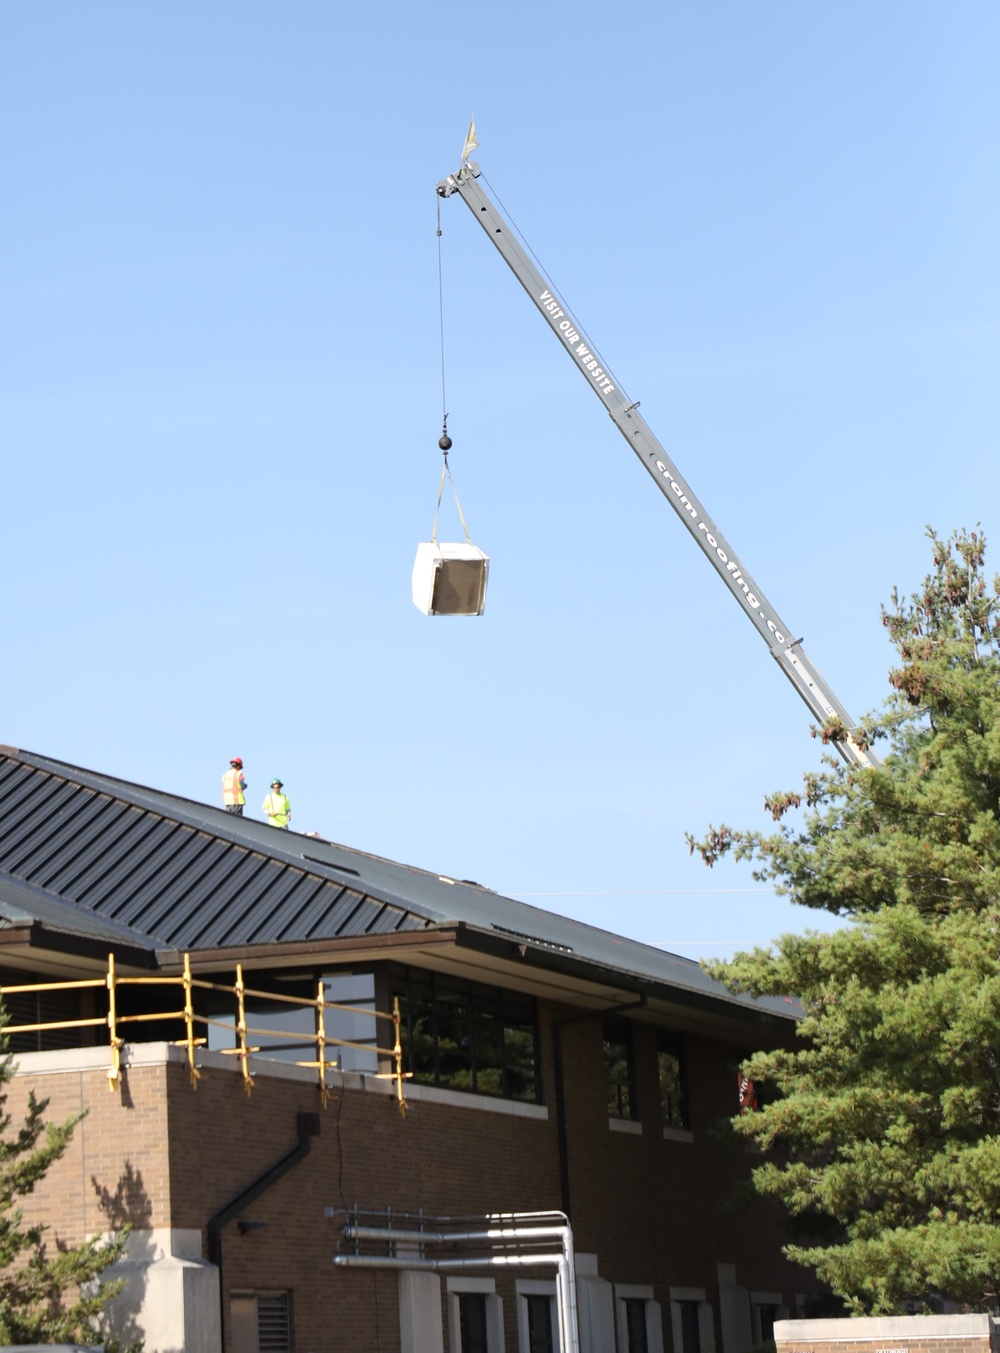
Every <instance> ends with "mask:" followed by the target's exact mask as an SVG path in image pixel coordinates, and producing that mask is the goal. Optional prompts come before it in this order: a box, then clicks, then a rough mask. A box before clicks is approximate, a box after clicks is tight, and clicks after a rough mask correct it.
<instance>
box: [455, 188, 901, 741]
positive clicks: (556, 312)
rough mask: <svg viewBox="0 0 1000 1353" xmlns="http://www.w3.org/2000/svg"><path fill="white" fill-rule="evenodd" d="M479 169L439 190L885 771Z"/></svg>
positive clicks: (783, 664) (787, 656) (803, 676)
mask: <svg viewBox="0 0 1000 1353" xmlns="http://www.w3.org/2000/svg"><path fill="white" fill-rule="evenodd" d="M479 178H480V169H479V166H478V165H477V164H475V163H473V162H471V161H466V162H464V163H463V165H462V167H461V169H460V170H459V171H458V173H457V174H452V175H450V176H449V177H448V178H446V179H442V181H441V182H440V183H439V184H438V185H437V191H438V194H439V196H441V197H451V196H452V195H453V194H455V193H457V194H458V195H459V196H460V197H461V198H462V200H463V202H464V203H465V205H466V206H467V207H468V208H469V210H470V211H471V212H472V214H473V216H475V218H476V220H478V222H479V224H480V225H481V226H482V228H483V230H484V231H485V232H486V234H487V235H488V236H489V238H490V239H491V240H492V241H493V243H494V245H495V246H496V248H497V250H498V251H499V253H500V255H501V257H502V258H503V259H504V261H505V262H506V264H507V266H508V267H509V268H510V270H511V272H512V273H513V274H514V276H515V277H516V278H517V280H518V281H519V282H520V283H521V285H522V286H523V287H524V289H525V291H526V292H527V293H528V295H529V296H530V297H531V299H532V300H533V301H534V303H535V305H536V307H537V308H538V310H539V312H540V313H541V315H542V318H543V319H544V320H545V321H546V322H547V323H548V325H549V328H550V329H551V330H552V332H553V333H554V334H555V336H556V337H557V338H558V339H559V341H560V343H561V344H562V346H563V348H564V349H565V351H566V352H568V353H569V355H570V357H571V358H572V360H573V362H574V363H575V364H576V367H577V370H578V371H579V372H580V374H581V375H582V376H583V377H584V379H585V380H586V382H587V384H588V385H589V386H590V388H591V389H592V390H593V391H594V393H595V394H596V395H597V396H598V398H599V399H600V400H601V402H602V404H603V405H604V407H605V409H606V410H607V412H608V413H609V414H610V416H611V420H612V422H613V423H614V424H615V426H616V427H617V429H618V431H619V432H620V433H621V434H622V436H623V437H624V438H625V440H626V441H627V442H628V444H629V446H630V447H631V448H632V450H633V451H634V452H635V454H636V455H637V456H638V457H639V460H640V461H641V462H642V464H643V465H644V466H645V468H646V470H647V471H648V472H649V474H650V476H651V477H652V479H653V482H654V483H655V484H656V485H657V487H658V488H659V489H660V491H661V493H662V494H663V496H664V497H665V498H666V500H667V502H668V503H669V504H670V506H671V507H672V508H673V509H674V511H675V512H676V513H677V515H678V516H679V517H680V519H681V521H682V522H683V523H684V525H685V526H686V527H687V529H688V532H689V533H690V535H691V536H692V537H693V539H694V541H695V543H696V544H697V546H698V548H699V549H700V550H701V552H702V554H704V556H705V557H706V559H707V560H708V561H709V563H710V564H711V565H712V567H713V568H714V569H715V571H716V573H717V574H718V575H719V577H720V578H721V579H722V581H723V582H724V583H725V585H726V587H727V589H728V590H729V592H730V594H731V595H732V596H733V597H734V598H735V600H736V602H737V603H738V604H739V606H740V609H741V610H742V611H743V614H744V615H745V616H746V617H747V619H748V620H749V621H750V623H751V624H752V625H753V627H754V629H755V630H756V631H757V633H758V634H759V635H760V636H761V638H762V639H763V640H764V642H765V643H766V644H767V646H768V649H769V650H770V652H771V656H772V657H773V658H774V659H775V660H776V662H777V663H778V666H779V667H780V668H781V670H782V672H783V673H784V674H785V676H786V677H787V678H788V680H789V681H790V682H791V683H792V685H793V686H794V687H795V689H796V690H797V691H798V693H799V695H800V696H801V698H802V699H803V700H804V701H805V703H806V705H807V706H808V708H809V711H810V713H811V714H812V715H813V717H814V718H815V719H816V720H817V721H818V722H819V723H820V724H821V725H828V724H830V723H831V722H832V721H839V723H840V724H841V725H842V726H843V729H844V733H843V734H842V735H841V736H839V737H837V738H836V739H835V745H836V747H837V750H838V751H839V752H840V754H841V755H842V756H843V758H844V759H845V761H847V762H848V763H849V764H851V765H855V766H874V765H877V764H878V761H877V759H876V758H875V757H874V755H873V754H872V753H871V752H870V751H868V750H867V749H865V748H863V747H862V746H860V745H859V744H858V742H857V741H856V740H855V738H854V737H853V736H852V730H853V729H854V728H855V727H856V726H857V725H856V724H855V722H854V720H853V719H852V718H851V717H850V715H849V714H848V713H847V710H846V709H845V708H844V706H843V705H842V704H841V703H840V701H839V700H838V699H837V697H836V696H835V695H834V693H833V691H832V690H831V689H830V687H829V686H828V685H827V683H826V682H825V681H824V679H823V677H822V676H821V675H820V673H819V671H818V669H817V668H816V667H815V666H814V664H813V663H812V662H811V661H810V659H809V658H808V657H807V655H806V652H805V650H804V649H803V647H802V644H801V641H800V640H799V639H793V638H791V637H790V636H791V635H792V634H793V633H794V631H792V630H790V629H789V628H788V626H787V625H786V624H785V622H784V621H783V620H782V619H781V617H780V616H779V615H778V613H777V611H776V610H775V609H774V607H772V605H771V603H770V602H769V601H768V600H767V598H766V597H765V595H764V593H763V591H762V590H761V588H760V587H759V586H758V585H757V583H756V582H755V581H754V579H753V578H752V577H751V575H750V573H749V571H748V570H747V569H746V568H745V567H744V565H743V563H742V561H741V560H740V558H739V556H738V555H737V554H736V551H735V550H734V549H733V548H732V546H731V545H730V544H729V542H728V541H727V540H726V538H725V536H724V535H723V534H722V532H721V531H720V530H719V528H718V526H716V524H715V522H714V521H713V520H712V518H711V517H710V516H709V515H708V513H707V512H706V511H705V509H704V507H703V506H702V505H701V502H700V501H699V499H698V497H697V496H696V494H695V493H694V491H693V490H692V489H691V487H690V485H689V484H688V483H687V481H686V480H685V479H684V478H683V476H682V475H681V473H680V471H679V470H678V469H677V467H676V466H675V465H674V463H673V461H672V460H671V459H670V457H669V456H668V455H667V453H666V451H665V450H664V449H663V446H662V445H661V444H660V442H659V441H658V440H657V438H656V437H655V436H654V434H653V433H652V432H651V431H650V429H649V427H648V426H647V425H646V422H645V420H644V419H643V418H642V417H641V415H640V413H639V405H638V403H630V402H629V401H628V399H627V398H626V396H625V395H624V394H623V393H622V391H621V389H620V388H619V386H618V383H617V381H616V380H615V378H614V377H613V376H612V374H611V372H610V371H609V370H608V369H607V368H606V367H605V366H603V365H602V364H601V363H600V361H599V360H598V358H597V356H596V354H595V353H594V352H593V351H592V349H591V347H590V345H589V344H588V343H587V342H586V341H585V340H584V337H583V335H582V334H581V333H580V332H579V330H578V328H577V327H576V324H575V322H574V321H573V320H572V319H571V317H570V315H569V314H568V312H567V309H566V308H565V307H564V306H563V304H562V303H561V302H560V300H559V298H558V296H557V295H556V294H555V292H554V291H553V289H552V287H551V286H550V285H549V284H548V283H547V282H546V281H545V279H544V278H543V277H542V275H541V273H540V272H539V271H538V269H537V268H536V267H535V265H534V263H533V262H532V261H531V259H530V258H529V257H528V254H527V253H526V252H525V250H524V249H523V248H522V246H521V244H520V242H519V241H518V239H517V236H516V234H515V232H514V230H513V229H512V228H511V227H510V226H509V225H508V223H507V221H506V220H505V219H504V217H503V216H502V215H501V213H500V211H499V210H498V208H497V207H496V206H495V205H494V203H493V202H492V201H491V200H490V198H489V197H488V196H487V195H486V193H485V192H484V191H483V189H482V187H481V186H480V184H479Z"/></svg>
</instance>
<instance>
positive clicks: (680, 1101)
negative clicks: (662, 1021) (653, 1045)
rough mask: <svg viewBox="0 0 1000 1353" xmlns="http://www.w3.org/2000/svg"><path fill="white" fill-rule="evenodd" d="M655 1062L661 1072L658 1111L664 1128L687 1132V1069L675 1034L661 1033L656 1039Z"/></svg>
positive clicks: (682, 1047) (688, 1119)
mask: <svg viewBox="0 0 1000 1353" xmlns="http://www.w3.org/2000/svg"><path fill="white" fill-rule="evenodd" d="M657 1060H658V1063H659V1070H660V1108H661V1111H662V1113H663V1126H664V1127H665V1128H681V1129H686V1128H689V1127H690V1126H691V1122H690V1118H689V1116H688V1099H687V1068H686V1066H685V1061H684V1040H683V1037H682V1036H681V1035H680V1034H678V1033H671V1032H668V1031H666V1030H663V1031H661V1033H660V1034H659V1036H658V1039H657Z"/></svg>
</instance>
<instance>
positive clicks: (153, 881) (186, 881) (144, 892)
mask: <svg viewBox="0 0 1000 1353" xmlns="http://www.w3.org/2000/svg"><path fill="white" fill-rule="evenodd" d="M176 845H177V850H176V851H175V853H173V854H172V855H171V856H170V858H169V859H168V860H166V861H165V862H164V864H163V866H162V868H161V869H159V870H158V871H157V873H156V875H155V876H154V877H151V878H149V879H148V880H147V882H146V883H145V884H144V885H143V887H142V888H141V889H139V891H138V892H136V893H135V894H134V895H133V898H132V904H133V906H135V907H136V908H137V909H138V911H139V914H141V915H142V917H143V926H144V928H145V929H147V930H149V931H150V932H152V933H154V934H155V933H156V930H157V928H158V927H159V925H160V924H161V922H162V921H163V920H164V918H165V917H167V916H168V915H170V914H171V913H174V914H175V915H176V916H177V918H178V920H180V918H182V917H183V916H185V915H186V914H187V913H188V912H189V911H190V910H191V909H192V907H193V906H195V905H197V903H195V902H190V901H189V902H188V904H187V905H186V906H185V905H184V900H185V898H189V897H190V896H191V894H192V891H193V889H194V888H195V887H196V886H197V884H198V882H199V879H200V878H201V876H202V875H204V874H207V873H208V872H209V870H210V868H211V866H212V863H213V861H212V859H211V856H212V854H213V847H214V849H215V850H216V851H219V850H221V851H226V850H227V849H232V847H230V846H229V845H228V843H224V842H220V841H218V840H217V839H216V838H215V837H212V836H208V835H207V834H206V833H205V832H195V833H193V834H192V836H191V837H190V838H189V839H186V840H184V841H180V842H177V843H176Z"/></svg>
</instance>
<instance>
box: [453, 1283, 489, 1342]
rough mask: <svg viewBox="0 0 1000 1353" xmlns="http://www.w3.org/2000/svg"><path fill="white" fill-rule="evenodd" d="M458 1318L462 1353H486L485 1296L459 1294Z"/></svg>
mask: <svg viewBox="0 0 1000 1353" xmlns="http://www.w3.org/2000/svg"><path fill="white" fill-rule="evenodd" d="M458 1318H459V1340H460V1344H461V1349H462V1353H487V1347H486V1297H485V1295H484V1294H483V1293H482V1292H461V1293H459V1297H458Z"/></svg>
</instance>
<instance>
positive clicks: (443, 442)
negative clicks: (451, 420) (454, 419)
mask: <svg viewBox="0 0 1000 1353" xmlns="http://www.w3.org/2000/svg"><path fill="white" fill-rule="evenodd" d="M451 445H452V443H451V438H450V437H449V436H448V415H447V414H445V416H444V422H443V423H442V425H441V436H440V437H439V438H438V446H440V448H441V450H442V451H443V452H444V456H445V460H447V459H448V452H449V451H450V450H451Z"/></svg>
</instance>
